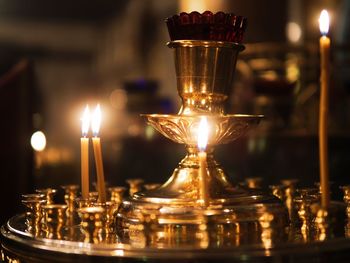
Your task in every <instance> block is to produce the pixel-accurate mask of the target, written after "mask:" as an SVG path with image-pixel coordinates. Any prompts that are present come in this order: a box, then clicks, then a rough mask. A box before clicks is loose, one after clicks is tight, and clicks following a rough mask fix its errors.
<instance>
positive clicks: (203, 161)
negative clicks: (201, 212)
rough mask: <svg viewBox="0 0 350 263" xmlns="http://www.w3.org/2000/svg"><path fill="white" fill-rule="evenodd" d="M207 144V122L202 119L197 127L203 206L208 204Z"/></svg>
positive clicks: (200, 192) (201, 200)
mask: <svg viewBox="0 0 350 263" xmlns="http://www.w3.org/2000/svg"><path fill="white" fill-rule="evenodd" d="M207 143H208V121H207V118H206V117H202V118H201V121H200V123H199V127H198V150H199V152H198V158H199V178H198V179H199V182H200V183H199V187H200V189H199V196H200V203H201V204H202V205H203V206H208V204H209V194H208V178H207V166H208V165H207V153H206V151H205V150H206V148H207Z"/></svg>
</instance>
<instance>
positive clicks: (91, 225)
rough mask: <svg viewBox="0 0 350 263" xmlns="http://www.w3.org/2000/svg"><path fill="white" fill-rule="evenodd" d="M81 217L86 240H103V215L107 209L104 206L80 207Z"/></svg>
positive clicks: (98, 241) (97, 241) (94, 241)
mask: <svg viewBox="0 0 350 263" xmlns="http://www.w3.org/2000/svg"><path fill="white" fill-rule="evenodd" d="M78 214H79V217H80V219H81V223H80V225H81V229H82V232H83V233H84V236H85V238H84V242H88V243H95V244H96V243H100V242H101V241H102V236H101V232H102V228H103V217H104V214H105V209H104V208H102V207H83V208H80V209H78Z"/></svg>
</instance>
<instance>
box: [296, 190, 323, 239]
mask: <svg viewBox="0 0 350 263" xmlns="http://www.w3.org/2000/svg"><path fill="white" fill-rule="evenodd" d="M297 193H298V194H299V196H298V197H296V198H295V199H294V201H295V202H296V203H297V205H298V215H299V218H300V220H301V222H302V225H301V228H300V230H301V234H302V237H303V240H304V241H310V240H311V238H312V235H313V232H314V227H313V213H312V210H311V205H312V204H313V203H315V202H317V201H318V199H319V194H318V189H315V188H304V189H297Z"/></svg>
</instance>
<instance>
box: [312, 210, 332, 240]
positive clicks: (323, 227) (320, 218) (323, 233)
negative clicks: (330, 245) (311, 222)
mask: <svg viewBox="0 0 350 263" xmlns="http://www.w3.org/2000/svg"><path fill="white" fill-rule="evenodd" d="M315 223H316V226H317V240H319V241H324V240H326V239H327V238H328V237H329V216H328V211H327V210H326V209H324V208H320V209H319V210H318V211H317V215H316V218H315Z"/></svg>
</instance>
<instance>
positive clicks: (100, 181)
mask: <svg viewBox="0 0 350 263" xmlns="http://www.w3.org/2000/svg"><path fill="white" fill-rule="evenodd" d="M100 124H101V108H100V105H97V107H96V109H95V112H94V114H93V117H92V122H91V126H92V132H93V134H94V137H93V138H92V145H93V148H94V156H95V165H96V174H97V191H98V196H99V201H100V202H102V203H104V202H106V201H107V198H106V184H105V177H104V171H103V161H102V150H101V140H100V137H98V133H99V130H100Z"/></svg>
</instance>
